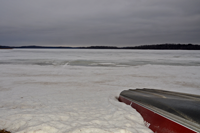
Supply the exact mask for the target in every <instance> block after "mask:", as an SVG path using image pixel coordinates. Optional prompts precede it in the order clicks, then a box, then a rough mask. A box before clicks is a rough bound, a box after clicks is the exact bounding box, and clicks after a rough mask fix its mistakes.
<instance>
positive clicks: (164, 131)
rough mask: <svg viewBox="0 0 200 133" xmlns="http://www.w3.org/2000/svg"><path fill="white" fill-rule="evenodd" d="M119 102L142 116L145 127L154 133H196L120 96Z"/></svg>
mask: <svg viewBox="0 0 200 133" xmlns="http://www.w3.org/2000/svg"><path fill="white" fill-rule="evenodd" d="M119 101H120V102H124V103H126V104H128V105H131V107H133V108H134V109H136V110H137V111H138V112H139V113H140V114H141V115H142V117H143V119H144V121H145V125H146V126H147V127H149V128H150V129H151V130H152V131H153V132H155V133H197V132H195V131H193V130H191V129H189V128H187V127H185V126H182V125H180V124H178V123H176V122H174V121H172V120H170V119H168V118H165V117H163V116H161V115H159V114H157V113H155V112H153V111H151V110H149V109H147V108H144V107H142V106H140V105H138V104H136V103H134V102H133V101H130V100H129V99H126V98H124V97H122V96H119Z"/></svg>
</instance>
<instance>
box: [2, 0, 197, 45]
mask: <svg viewBox="0 0 200 133" xmlns="http://www.w3.org/2000/svg"><path fill="white" fill-rule="evenodd" d="M199 5H200V1H199V0H190V1H188V0H167V1H160V0H123V1H122V0H56V1H55V0H29V1H27V0H15V1H13V0H6V1H5V0H0V45H12V46H14V45H15V46H17V45H66V46H80V45H87V46H88V45H117V46H133V45H141V44H152V43H167V42H171V43H200V38H199V36H200V8H199Z"/></svg>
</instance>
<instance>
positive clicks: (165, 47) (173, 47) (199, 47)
mask: <svg viewBox="0 0 200 133" xmlns="http://www.w3.org/2000/svg"><path fill="white" fill-rule="evenodd" d="M13 48H15V49H17V48H23V49H28V48H29V49H155V50H200V45H198V44H190V43H189V44H171V43H166V44H153V45H141V46H133V47H116V46H89V47H53V46H52V47H48V46H19V47H12V46H1V45H0V49H13Z"/></svg>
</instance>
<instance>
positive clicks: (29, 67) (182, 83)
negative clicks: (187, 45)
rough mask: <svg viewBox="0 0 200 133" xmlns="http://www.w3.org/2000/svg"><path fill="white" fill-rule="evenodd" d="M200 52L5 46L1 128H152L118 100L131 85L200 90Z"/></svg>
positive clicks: (124, 131) (40, 131)
mask: <svg viewBox="0 0 200 133" xmlns="http://www.w3.org/2000/svg"><path fill="white" fill-rule="evenodd" d="M199 79H200V51H154V50H147V51H145V50H78V49H71V50H70V49H68V50H50V49H48V50H42V49H41V50H38V49H36V50H34V49H30V50H28V49H26V50H22V49H13V50H1V51H0V129H6V130H9V131H11V132H12V133H151V132H152V131H151V130H150V129H148V128H147V127H145V124H144V121H143V119H142V117H141V116H140V114H139V113H137V112H136V111H135V110H134V109H133V108H131V107H130V106H128V105H125V104H124V103H120V102H118V100H117V96H119V93H120V92H121V91H123V90H125V89H130V88H132V89H134V88H154V89H164V90H170V91H178V92H186V93H192V94H200V82H199Z"/></svg>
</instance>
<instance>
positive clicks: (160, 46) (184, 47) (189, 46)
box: [124, 43, 200, 50]
mask: <svg viewBox="0 0 200 133" xmlns="http://www.w3.org/2000/svg"><path fill="white" fill-rule="evenodd" d="M124 48H127V49H158V50H168V49H169V50H200V45H198V44H168V43H166V44H154V45H141V46H135V47H124Z"/></svg>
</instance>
